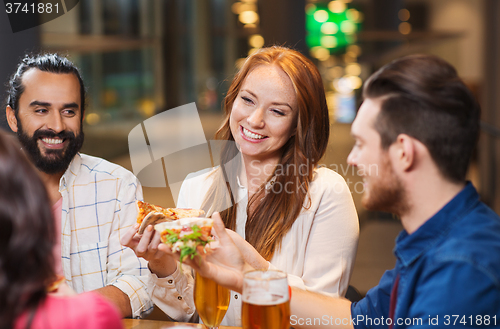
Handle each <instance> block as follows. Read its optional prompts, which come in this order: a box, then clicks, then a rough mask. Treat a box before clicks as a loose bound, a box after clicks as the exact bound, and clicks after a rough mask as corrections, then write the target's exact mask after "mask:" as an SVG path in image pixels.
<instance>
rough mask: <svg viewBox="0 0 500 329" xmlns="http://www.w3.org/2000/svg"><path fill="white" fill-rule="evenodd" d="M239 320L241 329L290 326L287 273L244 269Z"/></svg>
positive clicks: (280, 328)
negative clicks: (245, 271)
mask: <svg viewBox="0 0 500 329" xmlns="http://www.w3.org/2000/svg"><path fill="white" fill-rule="evenodd" d="M241 321H242V326H243V329H288V328H290V296H289V292H288V281H287V279H286V273H283V272H280V271H251V272H247V273H245V276H244V278H243V308H242V311H241Z"/></svg>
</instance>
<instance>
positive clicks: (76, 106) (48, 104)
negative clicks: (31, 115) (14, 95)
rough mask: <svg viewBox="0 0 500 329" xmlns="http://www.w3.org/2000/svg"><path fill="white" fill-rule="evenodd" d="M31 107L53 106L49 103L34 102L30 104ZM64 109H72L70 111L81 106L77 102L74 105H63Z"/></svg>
mask: <svg viewBox="0 0 500 329" xmlns="http://www.w3.org/2000/svg"><path fill="white" fill-rule="evenodd" d="M29 106H45V107H50V106H52V104H51V103H47V102H40V101H33V102H31V103H30V105H29ZM63 108H65V109H67V108H70V109H78V108H79V105H78V104H77V103H75V102H73V103H67V104H64V105H63Z"/></svg>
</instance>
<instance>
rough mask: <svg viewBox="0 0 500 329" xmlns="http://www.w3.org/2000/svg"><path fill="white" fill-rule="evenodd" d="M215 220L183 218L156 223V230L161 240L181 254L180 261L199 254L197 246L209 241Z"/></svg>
mask: <svg viewBox="0 0 500 329" xmlns="http://www.w3.org/2000/svg"><path fill="white" fill-rule="evenodd" d="M212 226H213V220H212V219H211V218H183V219H179V220H178V221H175V222H165V223H160V224H157V225H155V230H156V231H158V232H159V233H160V235H161V242H163V243H165V244H166V245H167V246H168V247H170V248H171V249H172V251H174V252H178V253H179V254H180V263H181V265H182V261H183V260H184V259H186V257H190V258H191V259H193V258H194V257H195V256H196V255H197V251H196V248H197V247H198V246H203V247H205V245H206V244H207V243H209V242H210V241H212V240H211V233H210V232H211V231H212Z"/></svg>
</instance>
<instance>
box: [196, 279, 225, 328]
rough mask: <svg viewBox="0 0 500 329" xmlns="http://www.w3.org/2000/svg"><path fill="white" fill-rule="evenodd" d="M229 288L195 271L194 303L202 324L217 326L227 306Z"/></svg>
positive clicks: (209, 326)
mask: <svg viewBox="0 0 500 329" xmlns="http://www.w3.org/2000/svg"><path fill="white" fill-rule="evenodd" d="M229 294H230V293H229V290H228V289H226V288H224V287H221V286H219V285H218V284H217V283H215V282H214V281H212V280H210V279H206V278H204V277H202V276H201V275H199V274H198V273H196V281H195V283H194V305H195V306H196V311H198V315H199V316H200V318H201V321H203V324H204V325H205V326H207V327H208V328H210V329H215V328H218V327H219V325H220V323H221V322H222V319H224V316H225V315H226V311H227V308H228V306H229V299H230V295H229Z"/></svg>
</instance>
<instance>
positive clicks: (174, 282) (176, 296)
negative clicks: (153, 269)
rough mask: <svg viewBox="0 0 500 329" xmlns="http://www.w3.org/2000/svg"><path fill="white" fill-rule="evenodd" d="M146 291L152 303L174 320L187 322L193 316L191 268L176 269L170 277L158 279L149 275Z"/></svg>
mask: <svg viewBox="0 0 500 329" xmlns="http://www.w3.org/2000/svg"><path fill="white" fill-rule="evenodd" d="M148 288H149V289H148V290H149V291H150V292H151V294H152V297H153V301H154V303H155V304H156V306H158V307H159V308H160V309H161V310H162V311H163V312H165V314H167V315H168V316H169V317H171V318H172V319H174V320H177V321H182V322H187V321H190V320H191V319H192V318H193V315H194V314H195V306H194V298H193V288H194V278H193V276H192V274H191V268H190V267H189V266H187V265H183V266H182V271H181V270H180V269H179V266H177V269H176V270H175V271H174V273H172V274H171V275H169V276H167V277H164V278H159V277H158V276H157V275H156V274H154V273H153V274H151V280H150V282H149V286H148Z"/></svg>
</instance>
